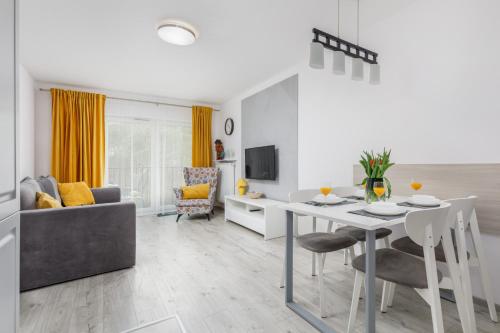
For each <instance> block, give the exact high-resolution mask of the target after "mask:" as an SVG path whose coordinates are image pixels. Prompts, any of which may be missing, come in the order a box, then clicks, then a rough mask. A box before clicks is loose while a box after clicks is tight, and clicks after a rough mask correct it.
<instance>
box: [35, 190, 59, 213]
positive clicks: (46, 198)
mask: <svg viewBox="0 0 500 333" xmlns="http://www.w3.org/2000/svg"><path fill="white" fill-rule="evenodd" d="M61 207H62V206H61V203H60V202H59V201H57V200H56V199H54V198H53V197H52V196H51V195H50V194H48V193H45V192H36V208H37V209H44V208H61Z"/></svg>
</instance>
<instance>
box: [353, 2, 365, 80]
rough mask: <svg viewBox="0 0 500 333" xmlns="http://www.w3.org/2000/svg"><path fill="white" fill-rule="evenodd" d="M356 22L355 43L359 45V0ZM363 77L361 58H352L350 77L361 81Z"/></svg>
mask: <svg viewBox="0 0 500 333" xmlns="http://www.w3.org/2000/svg"><path fill="white" fill-rule="evenodd" d="M357 23H358V30H357V41H356V44H357V45H359V0H358V7H357ZM363 78H364V66H363V60H361V58H353V59H352V73H351V79H353V80H354V81H362V80H363Z"/></svg>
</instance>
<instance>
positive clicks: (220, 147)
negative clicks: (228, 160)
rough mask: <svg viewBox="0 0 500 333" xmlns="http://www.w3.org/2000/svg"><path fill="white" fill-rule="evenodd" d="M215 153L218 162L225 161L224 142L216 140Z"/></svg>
mask: <svg viewBox="0 0 500 333" xmlns="http://www.w3.org/2000/svg"><path fill="white" fill-rule="evenodd" d="M215 152H216V153H217V161H220V160H223V159H224V156H225V155H226V154H225V153H224V146H223V145H222V141H221V140H219V139H217V140H215Z"/></svg>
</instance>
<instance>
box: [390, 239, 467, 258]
mask: <svg viewBox="0 0 500 333" xmlns="http://www.w3.org/2000/svg"><path fill="white" fill-rule="evenodd" d="M391 246H392V247H393V248H395V249H397V250H399V251H403V252H405V253H409V254H412V255H414V256H417V257H422V258H423V257H424V249H423V248H422V247H421V246H420V245H418V244H417V243H415V242H414V241H412V240H411V239H410V237H408V236H406V237H403V238H400V239H396V240H395V241H394V242H392V243H391ZM454 250H455V251H454V252H455V256H457V262H458V255H457V248H456V247H455V249H454ZM434 254H435V256H436V260H437V261H441V262H446V256H445V254H444V248H443V243H442V242H439V244H438V246H436V247H435V248H434ZM467 258H470V253H469V252H467Z"/></svg>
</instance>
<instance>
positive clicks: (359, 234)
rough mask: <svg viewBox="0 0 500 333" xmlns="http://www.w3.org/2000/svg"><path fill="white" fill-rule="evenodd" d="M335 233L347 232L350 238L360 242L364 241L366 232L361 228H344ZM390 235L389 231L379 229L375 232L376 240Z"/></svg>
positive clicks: (390, 231)
mask: <svg viewBox="0 0 500 333" xmlns="http://www.w3.org/2000/svg"><path fill="white" fill-rule="evenodd" d="M335 232H347V233H348V234H349V235H350V236H351V237H352V238H354V239H356V240H357V241H360V242H364V241H366V231H365V230H364V229H361V228H356V227H351V226H345V227H341V228H338V229H337V230H335ZM390 234H392V230H391V229H386V228H380V229H377V230H376V231H375V238H376V239H381V238H385V237H387V236H389V235H390Z"/></svg>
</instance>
